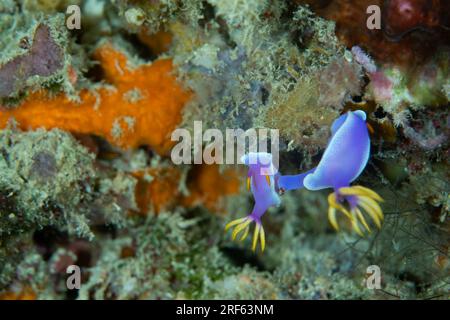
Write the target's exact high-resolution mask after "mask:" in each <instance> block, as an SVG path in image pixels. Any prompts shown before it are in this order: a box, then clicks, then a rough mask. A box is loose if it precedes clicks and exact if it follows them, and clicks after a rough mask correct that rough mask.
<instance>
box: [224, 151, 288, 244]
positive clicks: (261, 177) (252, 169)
mask: <svg viewBox="0 0 450 320" xmlns="http://www.w3.org/2000/svg"><path fill="white" fill-rule="evenodd" d="M241 162H242V163H244V164H245V165H247V166H248V167H249V170H248V174H247V189H248V190H251V191H252V194H253V197H254V199H255V205H254V207H253V211H252V213H251V214H249V215H248V216H246V217H244V218H240V219H237V220H233V221H231V222H230V223H228V224H227V225H226V227H225V231H227V230H228V229H230V228H231V227H235V228H234V230H233V233H232V238H233V240H234V239H236V237H237V236H238V234H239V233H240V232H242V231H243V232H244V233H243V234H242V236H241V238H240V240H241V241H244V240H245V238H247V235H248V233H249V230H250V224H251V223H252V222H255V230H254V233H253V245H252V249H253V251H255V250H256V246H257V244H258V240H259V241H260V242H261V251H264V248H265V245H266V238H265V233H264V228H263V227H262V224H261V217H262V216H263V215H264V213H265V212H266V210H267V209H268V208H270V207H272V206H278V205H279V204H280V202H281V201H280V197H279V195H278V192H277V190H276V186H275V179H276V178H277V176H278V175H277V168H275V166H274V165H273V162H272V155H271V154H270V153H266V152H250V153H248V154H246V155H244V156H243V157H242V158H241Z"/></svg>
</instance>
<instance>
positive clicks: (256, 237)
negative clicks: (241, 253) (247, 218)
mask: <svg viewBox="0 0 450 320" xmlns="http://www.w3.org/2000/svg"><path fill="white" fill-rule="evenodd" d="M260 229H261V228H260V225H259V224H256V225H255V232H254V233H253V244H252V250H253V252H255V250H256V245H257V244H258V236H259V231H260Z"/></svg>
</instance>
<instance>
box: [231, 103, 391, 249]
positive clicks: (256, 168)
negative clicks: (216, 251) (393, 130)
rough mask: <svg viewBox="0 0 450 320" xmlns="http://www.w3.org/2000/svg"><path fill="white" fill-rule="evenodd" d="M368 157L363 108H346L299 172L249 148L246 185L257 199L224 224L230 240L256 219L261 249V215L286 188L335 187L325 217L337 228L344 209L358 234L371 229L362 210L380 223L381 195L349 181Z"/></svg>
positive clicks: (243, 237)
mask: <svg viewBox="0 0 450 320" xmlns="http://www.w3.org/2000/svg"><path fill="white" fill-rule="evenodd" d="M369 156H370V136H369V132H368V129H367V125H366V114H365V112H364V111H361V110H357V111H349V112H347V113H346V114H344V115H342V116H340V117H339V118H338V119H336V120H335V121H334V122H333V124H332V126H331V138H330V141H329V142H328V145H327V147H326V149H325V152H324V154H323V156H322V159H321V160H320V162H319V164H318V166H317V167H316V168H313V169H311V170H309V171H307V172H305V173H302V174H298V175H289V176H283V175H281V174H279V173H278V172H277V168H275V167H274V165H273V163H272V155H271V154H270V153H263V152H259V153H249V154H246V155H245V156H244V157H243V158H242V162H243V163H244V164H246V165H248V166H249V171H248V176H247V187H248V189H250V190H251V191H252V194H253V197H254V199H255V206H254V208H253V211H252V213H251V214H250V215H248V216H247V217H244V218H241V219H237V220H234V221H231V222H230V223H228V224H227V226H226V227H225V230H228V229H229V228H231V227H235V228H234V230H233V233H232V238H233V240H234V239H235V238H236V237H237V235H238V234H239V233H240V232H242V231H243V232H244V233H243V235H242V236H241V240H242V241H243V240H245V238H246V237H247V235H248V233H249V229H250V224H251V223H252V222H255V224H256V226H255V231H254V234H253V245H252V249H253V251H255V250H256V245H257V243H258V240H259V241H260V242H261V251H264V248H265V233H264V229H263V227H262V224H261V217H262V216H263V214H264V213H265V212H266V211H267V209H268V208H270V207H272V206H278V205H279V204H280V203H281V200H280V197H279V194H282V193H283V192H284V191H287V190H295V189H301V188H303V187H305V188H306V189H309V190H313V191H314V190H321V189H325V188H333V189H334V192H333V193H331V194H330V195H329V196H328V203H329V209H328V219H329V221H330V224H331V225H332V226H333V227H334V228H335V229H336V230H339V226H338V223H337V219H336V212H337V211H339V212H342V213H343V214H344V215H345V216H346V217H347V218H348V219H349V220H350V222H351V225H352V228H353V230H355V231H356V232H357V233H358V234H359V235H360V236H363V235H364V233H363V231H362V230H361V228H360V224H362V225H363V226H364V228H365V229H366V230H367V231H368V232H371V230H370V227H369V224H368V223H367V221H366V219H365V218H364V215H363V211H362V210H364V211H365V212H366V213H367V214H369V216H370V217H371V218H372V220H373V221H374V222H375V224H376V226H377V227H378V228H380V227H381V222H382V221H383V212H382V210H381V208H380V206H379V204H378V202H382V201H383V199H382V198H381V197H380V196H379V195H378V194H377V193H375V192H374V191H373V190H371V189H368V188H365V187H362V186H350V183H351V182H353V181H354V180H356V179H357V178H358V177H359V175H360V174H361V173H362V171H363V170H364V168H365V167H366V164H367V161H368V160H369Z"/></svg>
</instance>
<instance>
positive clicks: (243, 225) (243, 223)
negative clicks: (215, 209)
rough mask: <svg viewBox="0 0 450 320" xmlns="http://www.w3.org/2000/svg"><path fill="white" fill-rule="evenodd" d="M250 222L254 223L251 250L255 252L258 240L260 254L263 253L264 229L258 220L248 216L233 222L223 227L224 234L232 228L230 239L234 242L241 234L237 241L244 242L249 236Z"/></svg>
mask: <svg viewBox="0 0 450 320" xmlns="http://www.w3.org/2000/svg"><path fill="white" fill-rule="evenodd" d="M252 222H255V230H254V232H253V242H252V250H253V251H256V247H257V245H258V240H259V241H260V242H261V252H264V249H265V247H266V236H265V233H264V228H263V226H262V224H261V221H260V220H259V219H255V218H253V217H252V216H251V215H250V216H247V217H244V218H240V219H236V220H233V221H231V222H229V223H228V224H227V225H226V226H225V232H226V231H228V230H229V229H230V228H232V227H234V229H233V232H232V233H231V238H232V239H233V240H236V238H237V236H238V235H239V234H240V233H241V232H243V234H242V236H241V237H240V239H239V240H240V241H244V240H245V239H246V238H247V236H248V234H249V231H250V224H251V223H252Z"/></svg>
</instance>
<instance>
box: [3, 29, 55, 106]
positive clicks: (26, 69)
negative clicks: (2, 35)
mask: <svg viewBox="0 0 450 320" xmlns="http://www.w3.org/2000/svg"><path fill="white" fill-rule="evenodd" d="M21 44H22V47H27V46H28V43H27V40H26V38H23V39H22V42H21ZM62 67H63V50H62V49H61V48H60V47H59V46H58V45H57V44H56V42H55V40H53V38H52V36H51V34H50V29H49V27H48V26H46V25H44V24H40V25H38V27H37V28H36V31H35V33H34V39H33V44H32V46H31V48H30V50H29V52H28V53H26V54H24V55H21V56H18V57H16V58H14V59H12V60H11V61H9V62H7V63H6V64H4V65H3V66H2V67H1V68H0V98H5V97H9V96H11V95H12V94H15V93H16V92H18V91H20V90H22V89H24V87H25V84H26V80H27V79H28V78H30V77H32V76H42V77H49V76H51V75H53V74H54V73H55V72H56V71H58V70H59V69H61V68H62Z"/></svg>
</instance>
